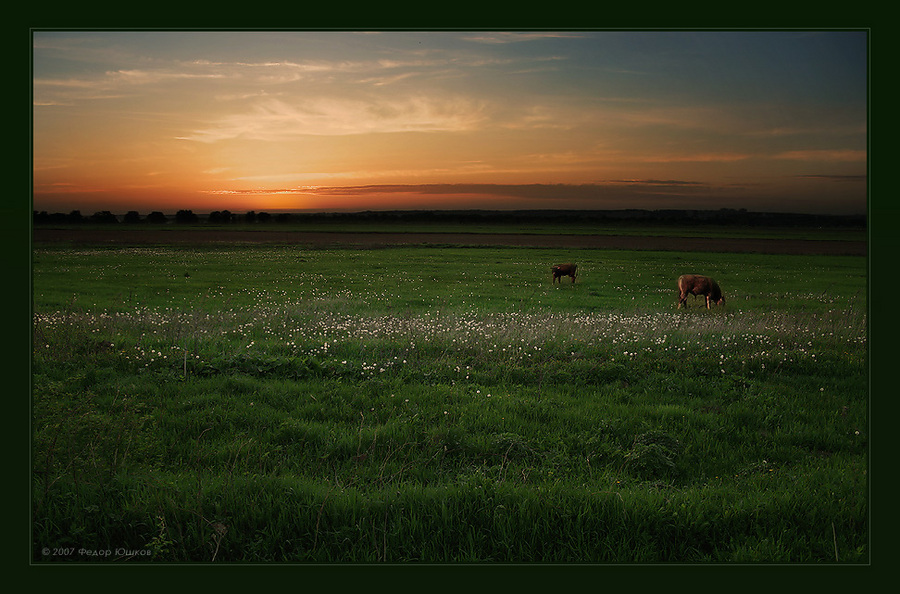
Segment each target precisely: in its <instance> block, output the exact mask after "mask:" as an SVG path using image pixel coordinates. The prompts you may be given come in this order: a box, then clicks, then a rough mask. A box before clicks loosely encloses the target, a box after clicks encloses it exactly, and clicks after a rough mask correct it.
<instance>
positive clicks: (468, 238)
mask: <svg viewBox="0 0 900 594" xmlns="http://www.w3.org/2000/svg"><path fill="white" fill-rule="evenodd" d="M32 241H33V242H34V243H36V244H38V243H56V242H63V243H73V244H93V245H97V244H100V245H104V244H110V245H115V244H123V245H145V244H154V245H160V244H163V245H164V244H177V245H183V244H203V243H210V244H214V243H233V244H237V243H279V244H297V245H308V246H311V247H338V246H355V247H370V248H374V247H385V246H391V245H446V246H456V245H458V246H517V247H541V248H591V249H613V250H659V251H679V252H736V253H761V254H809V255H850V256H865V255H866V253H867V243H866V242H865V241H828V240H814V239H761V238H735V237H721V238H718V237H716V238H713V237H662V236H627V235H531V234H517V233H484V234H482V233H415V232H412V233H342V232H307V231H277V230H265V231H241V230H222V229H211V230H208V231H207V230H199V229H198V230H193V229H190V230H188V229H170V230H163V229H160V230H153V229H140V230H126V229H47V228H35V229H34V230H33V232H32Z"/></svg>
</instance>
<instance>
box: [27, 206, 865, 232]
mask: <svg viewBox="0 0 900 594" xmlns="http://www.w3.org/2000/svg"><path fill="white" fill-rule="evenodd" d="M33 222H34V224H35V225H48V224H50V225H54V224H65V225H71V224H76V225H77V224H125V225H129V224H154V225H164V224H170V223H171V224H205V225H230V224H236V223H245V224H246V223H250V224H256V223H259V224H269V223H272V224H284V223H309V222H322V223H325V222H332V223H335V222H368V223H376V222H377V223H411V224H424V223H446V224H453V223H465V224H479V223H494V224H496V223H507V224H516V223H525V224H535V223H558V224H575V223H580V224H584V223H589V224H611V223H615V224H617V225H627V224H640V225H646V224H647V223H653V224H659V225H665V224H673V225H677V224H685V223H689V224H710V225H740V226H773V227H789V226H795V227H855V228H859V227H862V228H865V226H866V215H826V214H806V213H769V212H750V211H747V210H746V209H731V208H722V209H719V210H674V209H673V210H641V209H624V210H512V211H502V210H387V211H363V212H299V213H298V212H282V213H276V214H270V213H268V212H256V211H252V210H251V211H249V212H246V213H243V214H238V213H233V212H231V211H228V210H215V211H212V212H210V213H208V214H197V213H194V212H193V211H192V210H179V211H178V212H176V213H175V214H174V216H171V215H166V214H163V213H162V212H159V211H153V212H151V213H149V214H147V216H145V217H142V216H141V215H140V213H138V212H137V211H134V210H131V211H128V212H127V213H125V215H123V216H118V215H115V214H113V213H112V212H110V211H108V210H103V211H98V212H95V213H94V214H92V215H89V216H85V215H83V214H82V213H81V211H79V210H73V211H71V212H69V213H68V214H65V213H59V212H57V213H52V214H50V213H47V211H40V212H38V211H33Z"/></svg>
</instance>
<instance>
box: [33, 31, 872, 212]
mask: <svg viewBox="0 0 900 594" xmlns="http://www.w3.org/2000/svg"><path fill="white" fill-rule="evenodd" d="M32 37H33V112H32V113H33V209H34V210H38V211H41V210H46V211H48V212H69V211H71V210H76V209H77V210H81V211H82V213H83V214H91V213H93V212H96V211H100V210H110V211H112V212H114V213H117V214H123V213H125V212H127V211H129V210H136V211H138V212H140V213H141V214H146V213H148V212H150V211H154V210H159V211H163V212H166V213H174V212H175V211H176V210H179V209H192V210H194V211H195V212H198V213H203V212H210V211H213V210H225V209H228V210H231V211H232V212H238V213H242V212H246V211H249V210H255V211H269V212H277V211H281V210H297V211H299V210H308V209H312V210H326V211H330V210H351V211H361V210H376V209H432V208H485V209H510V208H516V209H530V208H585V209H619V208H647V209H660V208H702V209H718V208H723V207H727V208H746V209H748V210H754V211H789V212H817V213H818V212H824V213H838V214H845V213H865V212H866V186H867V181H866V172H867V90H868V89H867V86H868V81H867V55H866V54H867V35H866V33H865V32H857V31H729V32H711V31H682V32H664V31H645V32H627V31H560V32H552V31H520V32H512V31H510V32H491V31H475V30H471V31H465V30H464V31H428V32H415V31H358V32H352V31H342V32H336V31H296V32H294V31H288V32H284V31H258V32H234V31H199V32H189V31H155V32H154V31H121V32H112V31H40V30H36V31H33V35H32Z"/></svg>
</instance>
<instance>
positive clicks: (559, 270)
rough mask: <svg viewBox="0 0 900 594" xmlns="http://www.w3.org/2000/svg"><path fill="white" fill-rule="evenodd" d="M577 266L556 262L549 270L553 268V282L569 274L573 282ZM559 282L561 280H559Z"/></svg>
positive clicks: (573, 282)
mask: <svg viewBox="0 0 900 594" xmlns="http://www.w3.org/2000/svg"><path fill="white" fill-rule="evenodd" d="M576 268H578V266H576V265H575V264H557V265H556V266H554V267H553V268H551V270H553V282H556V281H557V280H559V279H560V277H563V276H571V277H572V284H573V285H574V284H575V269H576ZM559 282H560V283H561V282H562V280H559Z"/></svg>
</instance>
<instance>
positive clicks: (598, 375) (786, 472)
mask: <svg viewBox="0 0 900 594" xmlns="http://www.w3.org/2000/svg"><path fill="white" fill-rule="evenodd" d="M559 261H575V262H577V263H578V266H579V276H578V282H577V283H576V284H574V285H572V284H571V283H570V282H569V280H568V279H567V278H564V279H563V282H562V283H561V284H555V285H554V284H552V283H551V279H550V266H551V264H554V263H556V262H559ZM684 272H700V273H706V274H710V275H712V276H714V277H716V278H717V279H718V281H719V283H720V284H721V286H722V288H723V291H724V292H725V296H726V299H727V303H726V305H725V307H723V308H714V309H712V310H709V311H707V310H706V309H704V308H701V307H700V300H699V299H698V300H696V301H693V300H691V299H689V305H691V307H690V308H688V309H687V310H677V309H676V307H675V302H676V296H675V286H674V285H675V279H676V278H677V276H678V275H679V274H682V273H684ZM32 278H33V287H32V293H33V357H32V418H33V427H32V451H31V461H32V477H33V481H32V517H33V542H32V548H33V551H32V558H33V560H34V561H36V562H39V563H40V562H46V563H82V562H85V563H96V562H115V563H179V562H191V563H210V562H215V563H235V562H243V563H264V562H284V563H311V564H328V563H413V562H418V563H534V562H542V563H603V564H632V563H729V564H734V563H787V564H803V563H815V564H818V563H831V564H834V563H841V564H860V563H866V562H868V560H869V510H868V500H869V495H868V484H869V481H868V451H869V445H868V422H869V421H868V406H867V404H868V397H869V394H868V379H867V374H868V363H867V361H868V353H867V303H866V299H867V293H866V259H865V258H862V257H852V256H804V255H761V254H717V253H683V252H652V251H612V250H610V251H601V250H567V251H565V252H561V251H560V250H554V249H547V248H533V249H528V248H525V249H523V248H503V247H491V248H483V247H479V248H471V247H469V248H467V247H454V246H446V247H408V246H407V247H389V248H384V249H342V248H328V249H322V248H311V247H308V246H299V245H253V246H251V245H246V246H244V245H200V244H198V245H194V246H188V247H184V246H181V247H179V246H165V245H160V246H139V247H136V246H123V245H119V246H112V247H100V246H97V247H90V246H65V245H58V246H54V245H36V246H35V248H34V251H33V277H32Z"/></svg>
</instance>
